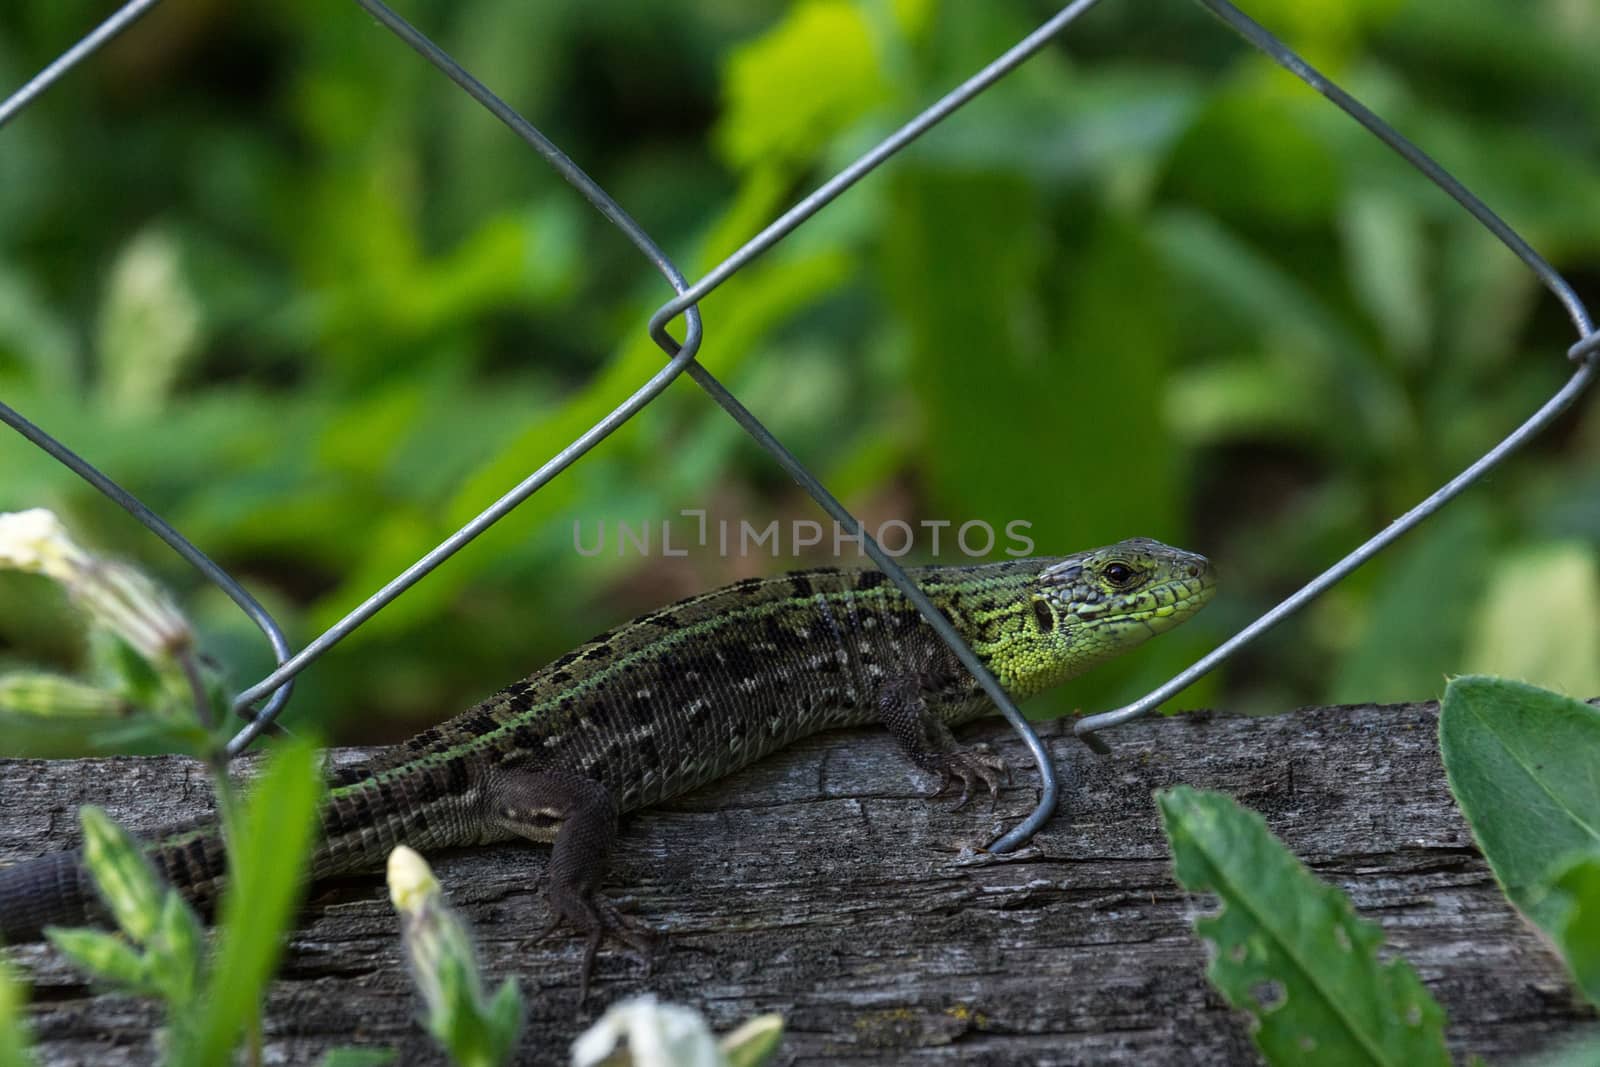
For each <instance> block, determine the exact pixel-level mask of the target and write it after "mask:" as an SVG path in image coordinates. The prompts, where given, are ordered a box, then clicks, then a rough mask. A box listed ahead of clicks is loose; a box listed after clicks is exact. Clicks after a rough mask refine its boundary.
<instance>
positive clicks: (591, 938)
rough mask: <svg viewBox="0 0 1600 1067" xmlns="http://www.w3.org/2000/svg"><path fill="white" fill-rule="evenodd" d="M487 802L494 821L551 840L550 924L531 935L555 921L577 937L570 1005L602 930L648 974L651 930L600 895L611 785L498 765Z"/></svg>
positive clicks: (612, 827) (612, 819)
mask: <svg viewBox="0 0 1600 1067" xmlns="http://www.w3.org/2000/svg"><path fill="white" fill-rule="evenodd" d="M488 801H489V805H490V809H489V810H490V818H491V819H492V820H493V821H494V822H495V823H496V824H497V825H499V826H501V827H503V828H504V829H506V830H508V831H510V832H511V833H513V834H516V835H517V836H519V837H525V838H527V839H528V840H530V841H540V842H545V843H549V844H551V845H552V846H553V847H552V849H551V852H550V882H549V887H548V889H547V891H546V898H547V900H548V901H549V904H550V922H549V924H548V925H547V926H546V927H545V928H544V929H543V930H542V931H541V932H540V933H539V935H538V936H539V937H541V938H542V937H545V936H546V935H548V934H549V933H550V932H551V931H552V930H554V929H555V928H556V927H558V926H560V925H561V924H562V923H563V922H567V923H571V924H572V925H573V926H574V927H576V928H577V930H578V932H579V933H581V934H583V935H584V940H585V946H584V954H583V965H582V968H581V969H580V971H579V972H578V1003H579V1004H580V1005H581V1004H582V1003H583V1002H584V1001H585V1000H587V999H588V995H589V978H590V975H591V974H592V973H593V971H594V960H595V955H596V953H598V951H599V949H600V942H601V941H602V940H603V939H604V938H605V937H606V935H608V934H609V935H611V936H612V937H615V938H616V939H617V940H619V941H621V942H623V943H624V944H626V945H628V946H629V947H630V948H632V949H634V950H635V951H636V952H638V953H639V954H640V955H641V956H643V957H644V961H645V968H646V972H647V973H648V970H649V968H650V966H651V963H652V957H653V955H654V952H655V946H656V940H657V938H656V935H655V933H654V932H653V931H651V930H649V929H647V928H646V927H644V926H641V925H640V924H638V923H636V922H635V921H634V920H632V919H629V918H628V917H627V916H625V915H623V914H622V913H621V912H619V911H618V910H617V909H616V906H615V905H613V904H612V903H611V902H610V901H609V900H607V899H606V898H605V897H604V895H602V894H601V893H600V878H601V876H602V875H603V874H604V873H605V868H606V860H607V858H608V857H609V855H610V853H611V843H612V841H613V840H615V838H616V834H617V805H616V802H615V800H614V799H613V798H612V796H611V791H610V790H609V789H607V788H606V787H605V786H604V785H602V784H601V783H599V782H597V781H595V780H594V779H592V778H585V777H584V776H583V775H580V774H574V773H571V772H569V771H553V770H547V771H533V770H521V769H512V770H499V771H496V772H495V773H494V775H493V777H492V778H491V780H490V786H489V791H488Z"/></svg>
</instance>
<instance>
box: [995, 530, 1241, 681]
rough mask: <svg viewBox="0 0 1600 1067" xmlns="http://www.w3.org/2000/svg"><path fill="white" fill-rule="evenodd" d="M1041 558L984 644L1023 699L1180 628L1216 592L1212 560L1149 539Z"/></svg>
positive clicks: (999, 671) (1002, 677)
mask: <svg viewBox="0 0 1600 1067" xmlns="http://www.w3.org/2000/svg"><path fill="white" fill-rule="evenodd" d="M1038 562H1039V563H1040V565H1041V566H1040V569H1039V570H1038V572H1037V574H1036V575H1034V576H1032V577H1031V578H1030V579H1029V580H1028V581H1027V582H1025V583H1024V584H1023V585H1022V586H1021V587H1020V588H1018V589H1017V590H1016V591H1015V595H1014V596H1013V597H1012V598H1010V600H1011V602H1010V603H1009V604H1005V605H1004V607H1003V608H1002V610H1001V612H998V613H997V614H1000V615H1002V616H1003V621H1002V620H1001V619H992V620H990V622H991V626H990V627H986V629H988V636H989V637H990V638H991V640H990V641H988V642H985V644H988V646H989V647H987V648H985V649H982V650H980V651H981V652H982V653H983V654H984V655H985V658H986V659H987V660H988V662H989V664H990V667H991V669H993V670H994V671H995V674H996V676H997V677H998V678H999V680H1000V681H1001V683H1002V684H1004V685H1005V687H1006V689H1007V690H1008V691H1009V692H1011V693H1012V694H1014V695H1015V696H1017V697H1019V698H1021V697H1027V696H1031V695H1033V694H1034V693H1037V692H1039V691H1041V690H1043V689H1047V688H1049V687H1050V686H1053V685H1057V684H1059V683H1060V682H1063V681H1065V680H1067V679H1068V678H1072V677H1074V676H1076V675H1079V674H1082V673H1083V672H1084V671H1086V670H1088V669H1089V668H1090V667H1092V666H1094V665H1095V664H1097V663H1100V662H1101V661H1103V660H1107V659H1110V658H1111V657H1113V656H1117V655H1120V654H1121V653H1123V652H1126V651H1127V650H1129V649H1130V648H1133V647H1134V646H1136V645H1139V644H1142V643H1143V642H1144V641H1146V640H1148V639H1149V638H1151V637H1154V636H1155V635H1156V634H1159V633H1163V632H1165V631H1167V630H1170V629H1172V628H1173V627H1174V626H1176V625H1178V624H1179V623H1180V622H1183V621H1184V620H1185V619H1187V618H1189V616H1191V615H1193V614H1194V613H1195V612H1197V611H1199V610H1200V609H1201V608H1202V607H1204V606H1205V604H1206V602H1207V601H1208V600H1210V599H1211V595H1212V593H1214V592H1215V591H1216V579H1215V576H1214V574H1213V572H1212V568H1211V561H1210V560H1208V559H1206V558H1205V557H1204V556H1200V555H1196V554H1194V553H1193V552H1184V551H1182V550H1181V549H1176V548H1172V547H1170V546H1168V545H1164V544H1162V543H1161V542H1159V541H1152V540H1149V539H1148V538H1142V537H1141V538H1135V539H1133V540H1130V541H1119V542H1118V543H1116V544H1114V545H1107V546H1106V547H1104V548H1094V549H1090V550H1089V551H1087V552H1079V553H1076V554H1074V555H1071V556H1064V557H1060V558H1056V559H1046V560H1039V561H1038ZM994 622H1001V625H999V626H998V627H995V626H993V625H992V624H993V623H994Z"/></svg>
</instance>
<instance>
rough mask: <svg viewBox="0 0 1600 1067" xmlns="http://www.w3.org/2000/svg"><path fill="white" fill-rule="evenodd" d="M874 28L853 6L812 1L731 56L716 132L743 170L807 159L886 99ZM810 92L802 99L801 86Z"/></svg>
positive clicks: (826, 0)
mask: <svg viewBox="0 0 1600 1067" xmlns="http://www.w3.org/2000/svg"><path fill="white" fill-rule="evenodd" d="M879 68H880V62H879V59H878V54H877V48H876V46H875V45H874V43H873V39H872V30H871V25H870V24H869V22H868V21H867V16H866V14H865V12H864V11H863V10H862V8H861V6H860V5H857V4H855V3H851V2H848V0H806V2H804V3H801V4H798V5H796V6H795V7H794V9H793V10H791V11H790V12H789V14H788V16H787V17H786V18H785V19H784V20H783V21H782V22H781V23H779V24H778V25H777V26H776V27H775V28H774V29H772V30H771V31H770V32H768V33H766V34H764V35H763V36H761V37H759V38H757V39H755V40H753V41H750V42H749V43H747V44H745V45H743V46H741V47H740V48H738V49H737V50H736V51H734V52H733V54H732V56H731V57H730V59H729V61H728V65H727V70H726V72H725V74H724V82H725V87H724V90H723V92H724V95H725V96H726V97H727V101H728V104H727V109H726V111H725V112H724V114H723V117H722V122H721V123H720V125H719V126H718V127H717V132H716V139H717V144H718V147H719V148H721V150H722V155H723V157H724V158H725V159H727V160H728V161H729V162H730V163H732V164H733V165H735V166H737V167H741V168H744V167H750V166H754V165H756V164H765V165H770V164H772V163H774V162H791V161H803V160H806V159H809V158H810V157H811V156H812V155H813V154H814V153H816V152H817V151H818V149H820V148H821V147H822V146H823V145H824V144H825V143H827V141H828V139H829V138H830V137H832V136H834V135H835V134H836V133H838V132H839V131H840V130H841V129H843V128H844V127H845V126H847V125H848V124H849V123H850V122H851V121H853V120H854V119H855V118H857V117H858V116H859V115H861V114H862V113H863V112H864V111H865V110H866V109H867V108H869V107H870V106H872V105H873V104H875V103H878V102H879V101H881V100H883V99H884V98H885V96H886V95H887V87H886V85H885V82H884V79H883V74H882V72H881V70H880V69H879ZM797 85H804V86H806V91H805V92H796V91H795V86H797Z"/></svg>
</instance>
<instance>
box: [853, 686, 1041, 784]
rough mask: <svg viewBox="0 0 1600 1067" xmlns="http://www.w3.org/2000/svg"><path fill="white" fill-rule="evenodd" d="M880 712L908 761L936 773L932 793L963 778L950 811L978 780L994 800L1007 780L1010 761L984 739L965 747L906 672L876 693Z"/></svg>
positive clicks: (880, 716)
mask: <svg viewBox="0 0 1600 1067" xmlns="http://www.w3.org/2000/svg"><path fill="white" fill-rule="evenodd" d="M878 718H879V719H880V720H881V721H882V722H883V724H884V725H885V726H887V727H888V728H889V732H890V733H891V734H893V735H894V739H895V740H896V741H898V742H899V743H900V748H901V749H902V750H903V751H904V752H905V754H906V755H907V756H909V757H910V758H911V762H913V763H915V764H916V765H917V766H918V767H921V768H922V769H923V770H925V771H931V772H933V773H934V774H937V775H940V777H941V783H940V786H939V788H938V789H937V790H935V791H934V793H933V794H932V796H934V797H939V796H942V795H944V793H945V792H946V791H948V790H949V789H950V787H951V786H953V785H955V784H956V783H957V782H960V783H961V799H960V800H958V801H956V805H955V807H954V808H952V809H951V810H952V811H960V810H961V809H962V808H964V807H966V806H967V802H968V801H969V800H971V799H972V787H973V786H974V785H976V784H977V783H979V782H982V783H983V785H984V787H985V788H987V789H988V790H989V797H990V799H991V800H992V801H994V802H996V803H998V801H999V799H1000V785H1001V783H1002V782H1004V783H1005V784H1006V785H1010V784H1011V767H1010V766H1009V765H1008V764H1007V763H1006V761H1005V760H1004V759H1003V758H1002V757H1000V756H996V755H993V754H992V753H990V752H989V750H988V746H987V745H976V746H973V747H970V748H968V747H965V746H963V745H962V744H961V743H960V742H958V741H957V740H956V739H955V735H954V734H952V733H951V732H950V727H949V726H948V725H946V724H945V721H944V720H943V719H941V718H939V716H938V715H936V714H935V713H934V712H933V710H932V709H931V708H929V707H928V704H927V701H926V700H925V699H924V697H923V695H922V692H921V689H920V687H919V686H918V685H917V684H916V683H915V682H914V681H913V680H912V679H910V678H904V679H901V680H899V681H897V682H892V683H890V684H888V685H886V686H885V687H884V688H883V689H882V691H881V692H880V693H879V694H878Z"/></svg>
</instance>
